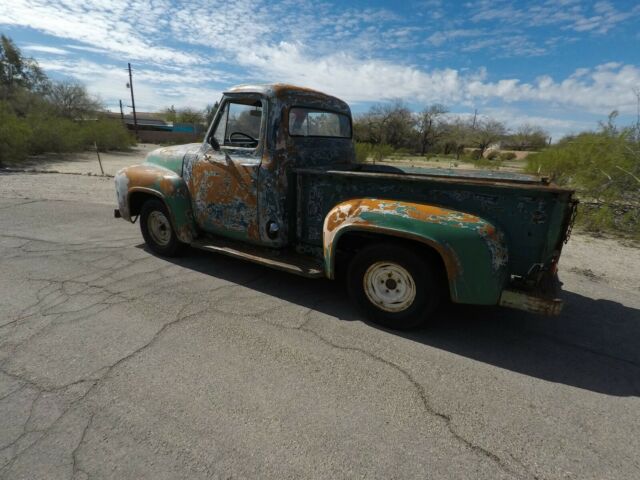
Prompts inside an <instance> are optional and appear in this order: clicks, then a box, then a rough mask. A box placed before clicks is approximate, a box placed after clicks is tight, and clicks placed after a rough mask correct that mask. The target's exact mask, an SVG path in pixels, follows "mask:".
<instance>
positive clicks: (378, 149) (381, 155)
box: [371, 144, 394, 162]
mask: <svg viewBox="0 0 640 480" xmlns="http://www.w3.org/2000/svg"><path fill="white" fill-rule="evenodd" d="M393 152H394V150H393V147H392V146H391V145H386V144H380V145H374V146H373V148H372V149H371V157H372V158H373V160H374V161H375V162H380V161H382V160H384V159H385V158H387V157H390V156H391V155H392V154H393Z"/></svg>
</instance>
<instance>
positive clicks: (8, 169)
mask: <svg viewBox="0 0 640 480" xmlns="http://www.w3.org/2000/svg"><path fill="white" fill-rule="evenodd" d="M5 172H6V173H57V174H58V175H81V176H84V177H105V178H113V175H110V174H108V173H103V174H101V173H91V172H86V173H82V172H61V171H60V170H40V169H37V168H14V167H3V168H0V173H5Z"/></svg>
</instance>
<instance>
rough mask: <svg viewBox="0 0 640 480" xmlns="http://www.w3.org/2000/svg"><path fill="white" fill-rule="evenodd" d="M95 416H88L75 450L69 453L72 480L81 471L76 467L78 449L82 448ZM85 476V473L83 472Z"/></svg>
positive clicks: (93, 414)
mask: <svg viewBox="0 0 640 480" xmlns="http://www.w3.org/2000/svg"><path fill="white" fill-rule="evenodd" d="M95 416H96V414H95V412H93V413H92V414H91V415H90V416H89V420H88V421H87V424H86V425H85V426H84V429H83V430H82V434H81V435H80V440H78V444H77V445H76V448H74V449H73V451H72V452H71V469H72V470H71V476H72V478H73V477H75V475H76V474H77V473H79V472H81V471H83V470H81V469H80V468H79V467H78V451H79V450H80V448H81V447H82V444H83V443H84V440H85V438H86V436H87V432H88V431H89V429H90V428H91V425H92V424H93V419H94V417H95ZM84 473H85V474H86V472H84Z"/></svg>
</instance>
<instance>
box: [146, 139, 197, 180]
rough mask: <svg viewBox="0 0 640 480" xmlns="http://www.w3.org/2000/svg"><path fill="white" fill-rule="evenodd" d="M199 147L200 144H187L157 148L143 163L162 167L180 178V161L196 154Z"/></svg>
mask: <svg viewBox="0 0 640 480" xmlns="http://www.w3.org/2000/svg"><path fill="white" fill-rule="evenodd" d="M201 146H202V144H201V143H188V144H186V145H174V146H172V147H162V148H158V149H156V150H153V151H152V152H149V153H148V154H147V157H146V158H145V160H144V163H151V164H153V165H158V166H160V167H164V168H166V169H168V170H171V171H173V172H175V173H176V174H177V175H180V176H182V161H183V160H184V157H185V155H187V154H188V153H195V152H197V151H198V150H199V149H200V147H201Z"/></svg>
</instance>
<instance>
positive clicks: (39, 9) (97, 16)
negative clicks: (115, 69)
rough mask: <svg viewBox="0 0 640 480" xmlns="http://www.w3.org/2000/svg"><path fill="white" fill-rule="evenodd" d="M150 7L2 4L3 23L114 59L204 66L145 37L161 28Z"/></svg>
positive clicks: (46, 1) (93, 1)
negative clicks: (82, 45)
mask: <svg viewBox="0 0 640 480" xmlns="http://www.w3.org/2000/svg"><path fill="white" fill-rule="evenodd" d="M166 5H167V6H168V5H169V4H168V3H167V4H166ZM147 6H148V4H147V3H146V2H134V3H133V5H129V3H128V2H125V1H121V0H112V1H109V2H105V1H102V0H86V1H83V2H72V1H64V0H12V1H11V2H3V3H0V19H2V20H0V23H3V24H7V25H21V26H27V27H31V28H33V29H36V30H40V31H42V32H45V33H48V34H50V35H54V36H56V37H61V38H66V39H71V40H75V41H78V42H83V43H85V44H87V45H89V46H92V47H97V48H100V49H104V50H106V51H108V52H109V53H110V54H111V55H114V56H122V55H126V56H128V57H129V58H132V59H138V60H147V61H155V62H173V63H178V64H182V65H189V64H197V63H201V62H202V59H201V58H200V57H199V56H197V55H194V54H192V53H189V52H183V51H179V50H176V49H172V48H166V47H162V46H158V45H157V44H156V43H155V42H154V41H152V40H151V39H148V38H147V37H146V36H145V34H151V33H157V32H159V31H160V30H161V29H162V23H156V22H155V19H156V15H154V13H158V14H161V12H160V11H156V10H145V8H146V7H147Z"/></svg>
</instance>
